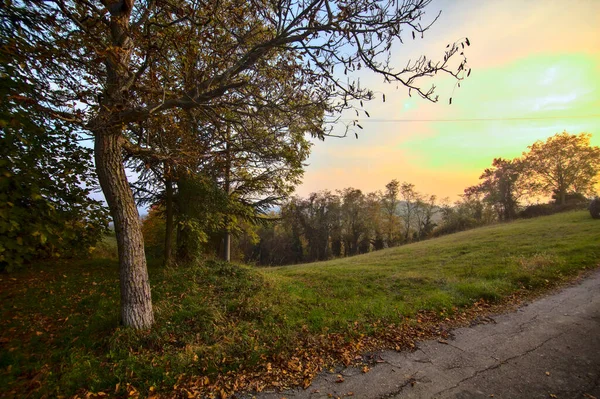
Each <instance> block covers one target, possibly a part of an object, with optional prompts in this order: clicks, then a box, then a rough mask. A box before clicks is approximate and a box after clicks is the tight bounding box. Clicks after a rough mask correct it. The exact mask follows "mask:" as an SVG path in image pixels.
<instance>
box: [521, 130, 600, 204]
mask: <svg viewBox="0 0 600 399" xmlns="http://www.w3.org/2000/svg"><path fill="white" fill-rule="evenodd" d="M590 138H591V134H589V133H580V134H578V135H574V134H569V133H567V132H562V133H557V134H555V135H554V136H552V137H549V138H548V139H546V141H541V140H540V141H536V142H535V143H533V144H532V145H530V146H528V147H527V148H529V151H528V152H524V153H523V156H524V162H525V166H526V168H527V170H528V171H529V172H530V173H531V176H530V177H531V179H530V182H531V185H532V186H533V189H534V190H535V191H538V192H540V193H543V194H548V195H550V194H553V193H554V194H556V196H557V199H558V201H557V202H559V203H560V204H563V205H564V204H565V202H566V197H567V194H569V193H579V194H583V195H591V194H593V193H594V192H595V185H596V183H597V177H598V171H599V170H600V147H597V146H592V145H591V144H590Z"/></svg>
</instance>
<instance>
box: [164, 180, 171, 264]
mask: <svg viewBox="0 0 600 399" xmlns="http://www.w3.org/2000/svg"><path fill="white" fill-rule="evenodd" d="M165 191H166V197H167V198H166V199H167V201H166V207H167V209H166V213H167V214H166V218H167V221H166V228H165V266H171V264H172V263H173V249H172V247H173V180H172V179H171V177H170V176H167V178H166V180H165Z"/></svg>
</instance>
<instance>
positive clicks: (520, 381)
mask: <svg viewBox="0 0 600 399" xmlns="http://www.w3.org/2000/svg"><path fill="white" fill-rule="evenodd" d="M491 321H492V322H491V323H489V324H483V325H477V326H474V327H470V328H460V329H457V330H454V338H453V339H451V340H448V342H447V343H444V342H438V341H425V342H422V343H420V344H419V345H418V349H417V350H416V351H414V352H412V353H409V352H400V353H397V352H392V351H383V352H380V353H376V354H375V359H377V361H378V362H379V363H378V364H377V365H376V366H374V367H372V368H371V370H370V371H369V372H368V373H362V372H361V370H359V369H356V368H346V369H340V370H338V371H337V372H334V373H330V372H327V373H322V374H321V375H319V376H318V377H317V378H316V379H315V381H314V382H313V384H312V385H311V386H310V387H308V388H307V389H306V390H303V389H296V390H291V391H286V392H282V393H273V392H272V393H262V394H259V395H256V398H257V399H281V398H288V399H292V398H307V399H319V398H337V397H340V398H343V397H349V396H352V397H355V398H365V399H383V398H490V397H493V398H496V399H497V398H588V399H591V398H598V399H600V270H597V271H595V272H594V273H592V274H591V275H590V276H588V277H587V278H586V279H585V280H582V281H581V282H579V283H576V284H574V285H572V286H569V287H567V288H564V289H563V290H561V291H559V292H558V293H556V294H554V295H551V296H548V297H545V298H542V299H539V300H537V301H535V302H532V303H530V304H529V305H526V306H523V307H522V308H520V309H519V310H518V311H517V312H513V313H509V314H505V315H500V316H495V317H494V318H493V320H491ZM339 375H341V376H342V378H340V377H339ZM342 379H343V382H336V381H340V380H342ZM250 397H252V396H250Z"/></svg>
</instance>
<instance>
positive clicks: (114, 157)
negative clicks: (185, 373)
mask: <svg viewBox="0 0 600 399" xmlns="http://www.w3.org/2000/svg"><path fill="white" fill-rule="evenodd" d="M113 129H114V130H118V129H120V128H113ZM119 139H120V132H119V131H117V132H115V131H107V130H104V131H97V132H96V137H95V148H94V155H95V160H96V170H97V172H98V179H99V181H100V186H101V187H102V191H103V192H104V196H105V197H106V201H107V202H108V206H109V208H110V212H111V214H112V217H113V221H114V223H115V232H116V235H117V248H118V251H119V269H120V282H121V319H122V321H123V324H124V325H126V326H131V327H133V328H136V329H145V328H149V327H151V326H152V324H153V323H154V315H153V313H152V298H151V294H150V283H149V281H148V270H147V267H146V256H145V253H144V239H143V237H142V229H141V224H140V219H139V215H138V211H137V208H136V206H135V201H134V199H133V193H132V192H131V188H130V187H129V184H128V182H127V176H126V175H125V168H124V167H123V159H122V148H121V145H120V140H119Z"/></svg>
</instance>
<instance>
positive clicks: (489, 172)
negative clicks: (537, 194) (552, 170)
mask: <svg viewBox="0 0 600 399" xmlns="http://www.w3.org/2000/svg"><path fill="white" fill-rule="evenodd" d="M522 173H523V162H522V161H521V160H520V159H514V160H512V161H511V160H507V159H503V158H494V161H493V162H492V167H491V168H487V169H486V170H485V171H484V172H483V173H482V174H481V176H480V177H479V179H480V180H483V181H482V182H481V183H480V184H478V185H476V186H471V187H468V188H466V189H465V193H467V194H473V193H479V194H481V195H483V201H485V202H487V203H488V204H490V205H491V206H492V207H493V208H494V209H495V210H496V213H497V214H498V219H499V220H503V221H507V220H512V219H514V218H515V217H516V216H517V210H518V206H519V200H520V199H521V198H522V197H523V196H524V195H525V194H526V189H525V184H524V182H523V176H522Z"/></svg>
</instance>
